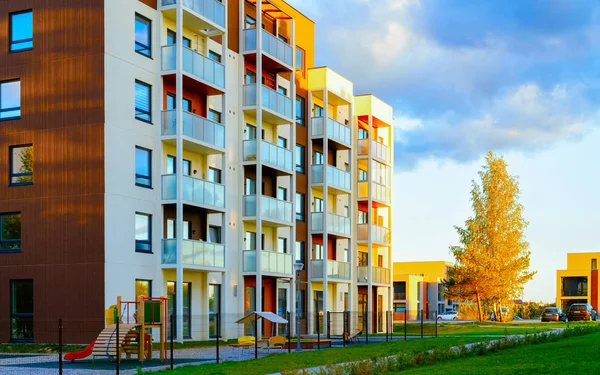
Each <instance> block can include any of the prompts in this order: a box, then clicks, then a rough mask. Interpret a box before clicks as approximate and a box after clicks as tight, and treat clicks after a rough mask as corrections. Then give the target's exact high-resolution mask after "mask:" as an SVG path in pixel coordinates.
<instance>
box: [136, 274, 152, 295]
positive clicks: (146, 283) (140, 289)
mask: <svg viewBox="0 0 600 375" xmlns="http://www.w3.org/2000/svg"><path fill="white" fill-rule="evenodd" d="M140 296H142V297H146V298H151V297H152V280H140V279H135V298H136V300H137V298H138V297H140Z"/></svg>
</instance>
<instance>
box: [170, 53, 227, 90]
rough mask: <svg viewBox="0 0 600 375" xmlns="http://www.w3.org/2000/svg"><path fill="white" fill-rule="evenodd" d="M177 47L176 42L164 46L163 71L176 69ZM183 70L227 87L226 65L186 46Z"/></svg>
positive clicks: (221, 86)
mask: <svg viewBox="0 0 600 375" xmlns="http://www.w3.org/2000/svg"><path fill="white" fill-rule="evenodd" d="M176 48H177V46H176V45H175V44H171V45H168V46H163V47H162V70H163V71H167V70H175V69H176V67H177V64H176V61H177V60H176ZM183 70H184V71H185V72H186V73H189V74H191V75H193V76H195V77H196V78H198V79H200V80H202V81H206V82H208V83H210V84H212V85H215V86H217V87H219V88H221V89H224V88H225V66H224V65H223V64H221V63H219V62H216V61H215V60H212V59H210V58H208V57H206V56H204V55H202V54H200V53H198V52H196V51H194V50H193V49H191V48H188V47H186V46H183Z"/></svg>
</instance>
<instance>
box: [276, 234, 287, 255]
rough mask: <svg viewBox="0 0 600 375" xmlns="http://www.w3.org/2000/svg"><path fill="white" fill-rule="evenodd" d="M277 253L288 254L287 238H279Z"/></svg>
mask: <svg viewBox="0 0 600 375" xmlns="http://www.w3.org/2000/svg"><path fill="white" fill-rule="evenodd" d="M277 252H278V253H287V252H288V251H287V238H283V237H278V238H277Z"/></svg>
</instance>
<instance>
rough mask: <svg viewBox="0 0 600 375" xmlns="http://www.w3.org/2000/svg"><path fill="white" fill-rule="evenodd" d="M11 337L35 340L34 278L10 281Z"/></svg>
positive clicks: (13, 338)
mask: <svg viewBox="0 0 600 375" xmlns="http://www.w3.org/2000/svg"><path fill="white" fill-rule="evenodd" d="M10 339H11V341H33V280H11V282H10Z"/></svg>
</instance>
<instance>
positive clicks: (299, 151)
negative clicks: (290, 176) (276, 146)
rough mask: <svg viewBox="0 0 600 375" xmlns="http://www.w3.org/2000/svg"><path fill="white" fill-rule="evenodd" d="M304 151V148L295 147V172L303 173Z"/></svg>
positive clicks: (300, 146)
mask: <svg viewBox="0 0 600 375" xmlns="http://www.w3.org/2000/svg"><path fill="white" fill-rule="evenodd" d="M305 152H306V149H305V147H304V146H302V145H299V144H297V145H296V172H298V173H304V166H305V163H304V158H305V157H306V154H305Z"/></svg>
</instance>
